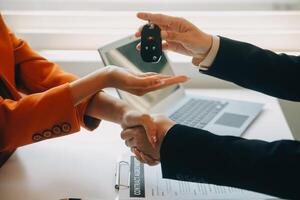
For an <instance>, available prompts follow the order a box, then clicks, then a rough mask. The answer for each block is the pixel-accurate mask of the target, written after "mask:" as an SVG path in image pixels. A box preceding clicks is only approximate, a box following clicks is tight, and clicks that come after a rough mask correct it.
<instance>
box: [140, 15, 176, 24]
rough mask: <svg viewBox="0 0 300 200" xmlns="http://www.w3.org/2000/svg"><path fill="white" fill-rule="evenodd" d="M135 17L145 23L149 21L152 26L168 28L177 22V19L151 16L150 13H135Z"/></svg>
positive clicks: (165, 16)
mask: <svg viewBox="0 0 300 200" xmlns="http://www.w3.org/2000/svg"><path fill="white" fill-rule="evenodd" d="M137 17H138V18H140V19H142V20H145V21H150V22H151V23H154V24H158V25H165V26H170V25H172V24H174V23H176V20H177V18H175V17H171V16H168V15H163V14H152V13H145V12H139V13H137Z"/></svg>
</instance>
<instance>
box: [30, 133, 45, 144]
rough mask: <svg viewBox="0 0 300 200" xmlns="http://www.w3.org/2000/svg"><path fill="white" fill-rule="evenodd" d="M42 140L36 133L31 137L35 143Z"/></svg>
mask: <svg viewBox="0 0 300 200" xmlns="http://www.w3.org/2000/svg"><path fill="white" fill-rule="evenodd" d="M42 139H43V136H42V135H41V134H39V133H36V134H34V135H33V136H32V140H33V141H35V142H38V141H41V140H42Z"/></svg>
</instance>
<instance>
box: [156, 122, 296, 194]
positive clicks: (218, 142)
mask: <svg viewBox="0 0 300 200" xmlns="http://www.w3.org/2000/svg"><path fill="white" fill-rule="evenodd" d="M161 166H162V173H163V177H164V178H170V179H177V180H183V181H193V182H200V183H211V184H217V185H225V186H232V187H238V188H242V189H247V190H252V191H256V192H261V193H265V194H269V195H273V196H278V197H281V198H289V199H300V189H299V180H300V142H298V141H292V140H281V141H275V142H265V141H260V140H247V139H243V138H240V137H233V136H217V135H214V134H212V133H210V132H208V131H205V130H200V129H195V128H191V127H187V126H183V125H175V126H173V127H172V128H171V129H170V130H169V131H168V133H167V135H166V137H165V139H164V141H163V143H162V146H161Z"/></svg>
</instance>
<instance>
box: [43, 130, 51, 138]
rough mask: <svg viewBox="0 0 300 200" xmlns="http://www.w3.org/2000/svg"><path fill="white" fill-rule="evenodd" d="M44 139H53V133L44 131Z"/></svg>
mask: <svg viewBox="0 0 300 200" xmlns="http://www.w3.org/2000/svg"><path fill="white" fill-rule="evenodd" d="M43 136H44V138H51V137H52V131H51V130H45V131H43Z"/></svg>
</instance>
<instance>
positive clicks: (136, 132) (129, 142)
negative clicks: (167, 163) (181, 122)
mask: <svg viewBox="0 0 300 200" xmlns="http://www.w3.org/2000/svg"><path fill="white" fill-rule="evenodd" d="M139 115H140V114H139V113H138V112H136V111H133V112H131V113H128V114H127V115H126V116H125V118H126V120H124V123H123V124H122V127H123V129H124V130H123V131H122V133H121V138H122V139H123V140H125V144H126V146H128V147H129V148H130V149H131V151H132V152H133V153H134V154H135V155H136V158H137V159H138V160H139V161H140V162H142V163H147V164H148V165H156V164H158V163H159V161H160V148H161V144H162V142H163V139H164V137H165V135H166V133H167V132H168V130H169V129H170V128H171V127H172V126H173V125H175V122H174V121H172V120H170V119H168V118H166V117H164V116H156V117H150V116H149V115H146V114H145V115H144V116H143V117H142V118H141V117H138V116H139ZM142 121H144V122H143V123H142ZM145 123H147V125H145ZM149 126H151V128H150V130H152V131H155V132H156V133H155V137H156V138H155V140H153V139H152V138H151V137H153V133H150V132H149V131H147V129H149Z"/></svg>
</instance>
